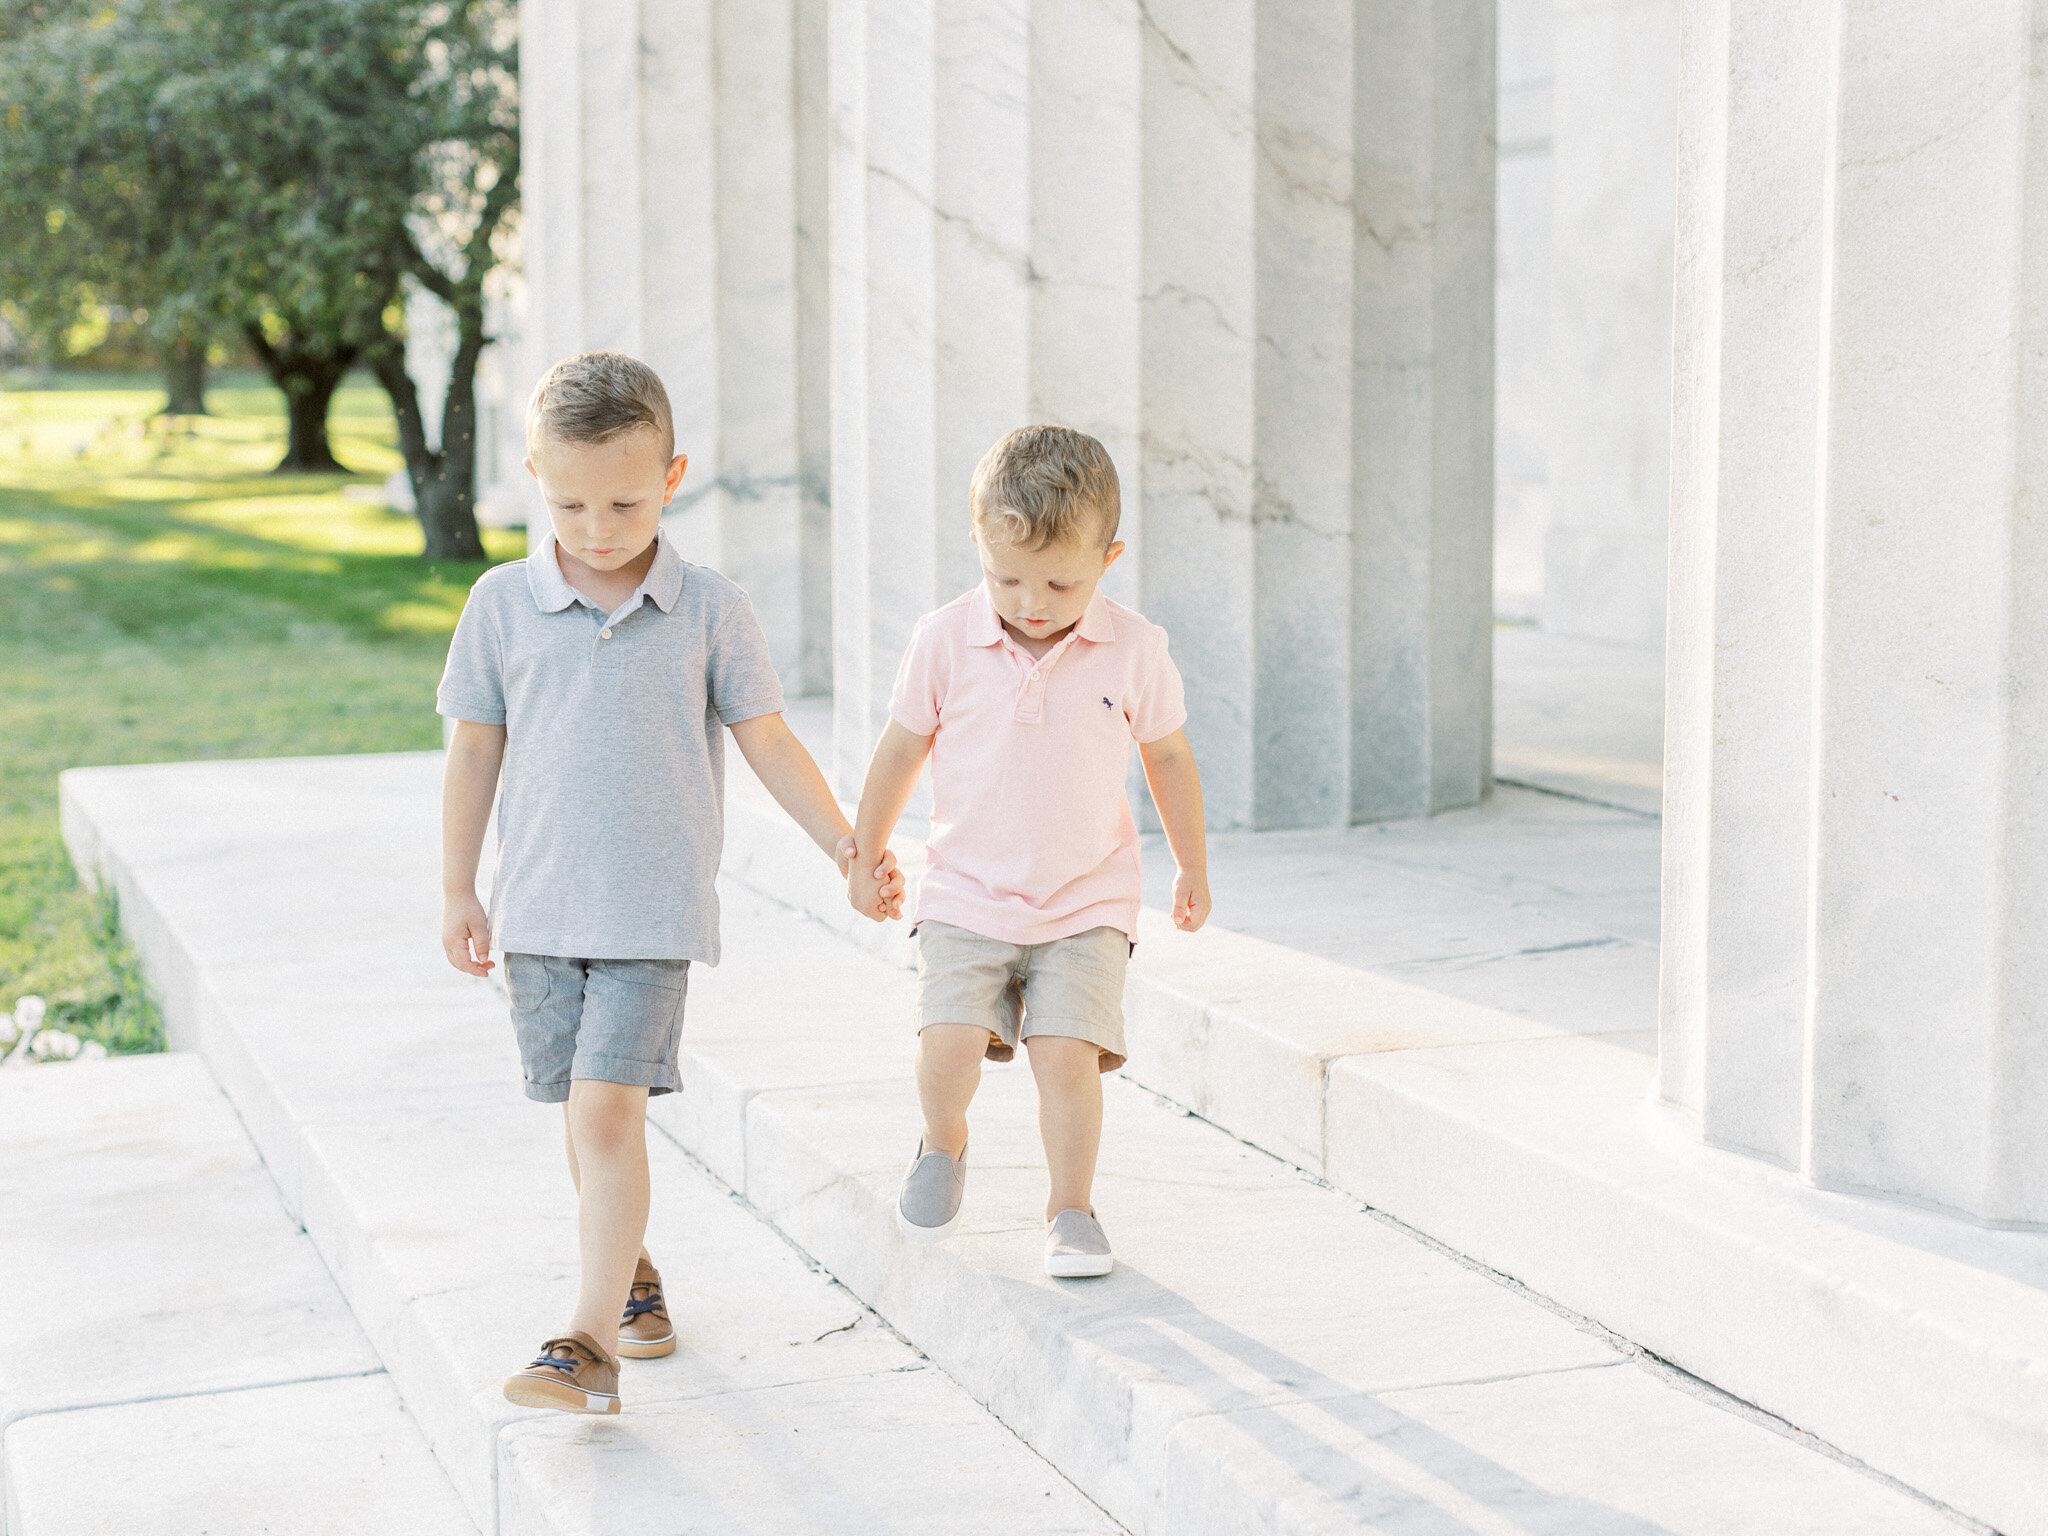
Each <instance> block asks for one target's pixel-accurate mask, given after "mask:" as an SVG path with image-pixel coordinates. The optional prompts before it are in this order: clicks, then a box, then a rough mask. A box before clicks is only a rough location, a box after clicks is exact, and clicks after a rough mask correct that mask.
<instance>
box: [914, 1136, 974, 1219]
mask: <svg viewBox="0 0 2048 1536" xmlns="http://www.w3.org/2000/svg"><path fill="white" fill-rule="evenodd" d="M966 1189H967V1149H966V1148H965V1147H962V1148H961V1149H960V1156H959V1159H958V1160H957V1161H956V1160H955V1159H953V1158H950V1157H948V1156H946V1154H945V1153H943V1152H927V1151H925V1149H924V1138H923V1137H921V1136H920V1137H919V1138H918V1141H917V1155H916V1156H915V1157H913V1158H911V1160H910V1171H909V1172H908V1173H906V1174H904V1175H903V1190H902V1193H900V1194H898V1195H897V1197H896V1225H897V1227H898V1228H899V1229H900V1230H901V1231H902V1233H903V1235H904V1236H905V1237H907V1238H909V1239H910V1240H911V1241H912V1242H916V1243H936V1242H938V1241H939V1240H940V1239H941V1238H943V1237H945V1236H946V1235H947V1234H948V1233H950V1232H951V1231H952V1230H953V1229H954V1228H955V1227H957V1226H958V1225H960V1196H961V1195H962V1194H964V1193H965V1192H966Z"/></svg>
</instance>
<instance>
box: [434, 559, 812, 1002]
mask: <svg viewBox="0 0 2048 1536" xmlns="http://www.w3.org/2000/svg"><path fill="white" fill-rule="evenodd" d="M437 707H438V708H439V710H440V712H441V713H442V714H444V715H448V716H451V717H452V718H454V719H457V720H474V721H476V722H478V723H479V724H482V725H503V726H504V727H505V769H504V777H503V780H502V782H501V787H500V791H499V800H498V873H497V878H496V880H495V881H494V882H493V884H492V889H491V938H492V941H493V942H494V943H495V945H496V946H497V947H498V948H499V949H501V950H506V951H510V952H513V953H518V954H530V955H568V956H573V957H576V958H579V959H586V960H701V961H704V962H705V963H707V964H712V965H715V964H717V963H718V896H717V893H716V891H715V890H714V889H713V884H712V882H713V880H714V879H715V877H716V876H717V874H718V856H719V852H720V848H721V845H722V844H723V842H724V840H725V732H724V730H723V727H724V726H727V725H732V724H735V723H736V722H738V721H741V720H751V719H753V718H754V717H755V716H756V715H772V714H775V713H777V712H778V711H780V710H781V708H782V685H781V683H780V682H779V681H777V679H776V676H775V669H774V667H773V666H771V665H770V664H769V660H768V642H767V640H766V639H765V638H764V637H763V635H762V634H761V626H760V623H759V622H758V621H757V620H756V619H755V618H754V610H753V607H752V605H751V604H749V603H748V602H747V595H746V594H745V593H744V592H742V591H741V590H740V589H739V588H738V587H736V586H734V585H733V584H732V583H731V582H729V581H727V580H726V579H725V578H724V577H723V576H721V575H719V574H718V573H717V572H716V571H708V570H706V569H705V568H704V567H703V566H701V565H691V564H690V563H689V562H688V561H686V560H684V559H683V557H682V556H681V555H678V554H677V553H676V551H675V546H674V545H673V544H671V543H670V542H669V537H668V535H667V534H666V533H662V534H661V535H659V547H658V548H657V549H656V550H655V554H654V564H653V565H652V566H650V567H649V568H648V571H647V579H646V580H645V581H643V582H641V583H640V587H639V590H638V591H636V592H635V593H634V594H633V595H632V596H631V597H629V598H627V599H626V601H625V602H624V603H622V604H620V605H619V607H618V609H617V610H616V611H615V612H613V613H609V614H607V613H604V612H602V611H601V610H600V609H599V608H598V607H597V605H596V604H594V603H592V602H591V601H590V599H589V598H587V597H585V596H583V595H582V594H581V593H580V592H578V591H577V590H576V589H575V588H574V587H572V586H570V585H569V583H568V580H567V579H566V578H565V577H564V576H563V575H562V568H561V566H560V565H558V564H557V563H556V561H555V538H554V534H553V533H552V532H550V533H547V534H544V535H543V536H542V537H541V538H540V540H539V541H538V542H537V543H536V544H535V545H534V547H533V549H532V552H531V553H529V554H528V555H527V557H526V558H525V559H524V560H514V561H511V562H509V563H507V564H505V565H501V566H497V567H495V568H494V569H492V570H489V571H486V572H485V573H484V574H483V575H482V576H481V577H480V578H478V580H477V584H476V585H475V586H474V587H473V588H471V589H470V594H469V602H468V605H467V606H466V607H464V608H463V610H462V620H461V622H460V623H458V624H457V625H456V626H455V638H454V640H453V641H452V642H451V643H450V644H449V647H448V670H447V671H446V672H445V673H444V674H443V675H442V678H441V691H440V695H439V698H438V701H437Z"/></svg>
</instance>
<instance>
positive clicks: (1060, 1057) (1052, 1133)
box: [1024, 1035, 1102, 1221]
mask: <svg viewBox="0 0 2048 1536" xmlns="http://www.w3.org/2000/svg"><path fill="white" fill-rule="evenodd" d="M1024 1048H1025V1050H1026V1051H1028V1052H1029V1053H1030V1056H1031V1075H1032V1077H1033V1078H1034V1079H1036V1080H1037V1083H1038V1134H1039V1136H1040V1137H1041V1138H1042V1139H1043V1140H1044V1142H1045V1168H1046V1172H1047V1173H1049V1174H1051V1175H1052V1193H1051V1195H1050V1197H1049V1198H1048V1199H1047V1201H1046V1203H1045V1219H1046V1220H1047V1221H1051V1220H1052V1219H1053V1217H1055V1216H1057V1215H1058V1214H1059V1213H1060V1212H1061V1211H1067V1210H1075V1211H1092V1210H1093V1209H1094V1206H1093V1205H1092V1204H1091V1203H1090V1201H1091V1198H1092V1192H1093V1190H1094V1188H1095V1155H1096V1153H1097V1152H1098V1151H1100V1150H1101V1148H1102V1065H1101V1055H1102V1052H1101V1050H1100V1048H1099V1047H1098V1046H1097V1045H1096V1044H1095V1042H1094V1041H1092V1040H1075V1039H1073V1038H1071V1037H1069V1036H1066V1035H1027V1036H1026V1037H1025V1040H1024Z"/></svg>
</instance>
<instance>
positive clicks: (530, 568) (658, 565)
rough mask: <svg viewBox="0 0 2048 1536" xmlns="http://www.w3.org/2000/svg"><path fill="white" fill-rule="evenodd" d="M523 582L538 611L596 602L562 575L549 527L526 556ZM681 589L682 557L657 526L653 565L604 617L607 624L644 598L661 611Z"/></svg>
mask: <svg viewBox="0 0 2048 1536" xmlns="http://www.w3.org/2000/svg"><path fill="white" fill-rule="evenodd" d="M526 585H527V587H528V588H529V589H530V590H531V591H532V593H533V600H534V602H535V603H536V604H537V605H538V606H539V608H540V611H541V612H542V613H560V612H561V611H562V610H563V609H564V608H567V607H568V606H569V605H570V604H572V603H584V604H587V605H588V606H589V607H591V608H595V607H597V604H595V603H593V602H591V601H590V599H589V598H587V597H585V596H584V595H583V594H582V593H581V592H578V591H577V590H576V589H575V588H574V587H572V586H570V585H569V578H568V577H566V576H564V575H563V574H562V562H561V561H560V560H558V559H557V558H556V557H555V531H554V529H552V528H550V529H548V530H547V531H546V532H545V533H543V534H542V535H541V536H540V538H539V540H538V541H537V542H536V543H535V544H534V546H533V548H532V549H531V550H529V551H528V552H527V556H526ZM682 592H683V557H682V556H681V555H679V554H677V553H676V547H675V544H674V543H673V541H671V540H670V538H669V536H668V530H667V529H666V528H661V529H657V530H656V531H655V535H654V564H652V565H650V566H649V567H648V568H647V574H646V575H645V576H644V577H642V578H641V581H640V585H639V586H637V587H635V588H634V589H633V595H632V596H631V597H629V598H627V599H626V600H625V601H624V602H623V603H621V604H620V605H619V606H618V607H617V608H616V609H615V610H613V611H612V612H611V613H610V614H607V615H606V616H605V624H606V625H607V626H610V625H611V624H613V623H615V622H616V621H617V620H619V619H622V618H624V617H625V616H626V615H627V614H629V613H631V612H632V611H633V610H634V609H635V608H638V607H639V606H640V600H641V599H642V598H646V599H647V600H648V601H650V602H652V603H653V604H654V606H655V607H657V608H659V609H660V610H661V611H662V612H663V613H667V612H669V611H670V610H671V609H672V608H674V607H675V605H676V599H677V598H678V597H680V596H682Z"/></svg>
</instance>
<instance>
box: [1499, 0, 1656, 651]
mask: <svg viewBox="0 0 2048 1536" xmlns="http://www.w3.org/2000/svg"><path fill="white" fill-rule="evenodd" d="M1678 4H1679V0H1629V3H1625V4H1615V3H1614V0H1500V27H1501V45H1500V60H1499V68H1500V91H1501V130H1500V195H1499V213H1498V217H1499V227H1500V236H1499V238H1500V249H1499V265H1498V268H1497V272H1496V304H1497V307H1498V320H1497V331H1496V368H1497V372H1498V427H1497V431H1498V449H1497V482H1496V493H1495V494H1496V500H1495V543H1494V569H1495V590H1496V603H1497V607H1498V611H1499V612H1500V614H1501V615H1502V616H1503V617H1504V618H1511V619H1521V620H1534V621H1537V622H1540V623H1541V624H1542V625H1543V627H1544V628H1546V629H1550V630H1553V631H1555V632H1557V633H1560V634H1568V635H1577V636H1582V637H1585V638H1589V639H1598V640H1607V641H1615V642H1619V643H1623V644H1627V645H1634V646H1641V647H1659V646H1661V645H1662V644H1663V640H1664V548H1665V512H1666V499H1667V483H1668V480H1669V478H1670V465H1669V441H1670V394H1671V358H1670V348H1671V264H1672V249H1671V238H1672V235H1671V231H1672V186H1673V181H1674V177H1675V156H1676V142H1677V141H1676V133H1677V129H1676V116H1675V113H1676V93H1677V72H1678Z"/></svg>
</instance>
